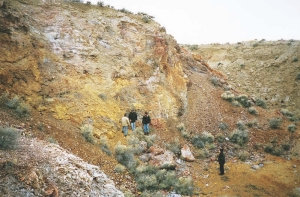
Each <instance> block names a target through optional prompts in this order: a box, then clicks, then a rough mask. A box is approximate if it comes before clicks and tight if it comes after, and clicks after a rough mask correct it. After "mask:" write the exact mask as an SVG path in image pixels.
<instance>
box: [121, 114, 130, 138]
mask: <svg viewBox="0 0 300 197" xmlns="http://www.w3.org/2000/svg"><path fill="white" fill-rule="evenodd" d="M121 124H122V133H124V136H125V137H126V136H127V135H128V127H129V125H130V123H129V119H128V118H127V114H126V113H125V114H124V116H123V117H122V118H121Z"/></svg>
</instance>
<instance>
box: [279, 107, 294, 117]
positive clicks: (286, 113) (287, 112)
mask: <svg viewBox="0 0 300 197" xmlns="http://www.w3.org/2000/svg"><path fill="white" fill-rule="evenodd" d="M280 113H281V114H282V115H284V116H286V117H292V116H294V114H293V113H292V112H290V111H289V110H287V109H280Z"/></svg>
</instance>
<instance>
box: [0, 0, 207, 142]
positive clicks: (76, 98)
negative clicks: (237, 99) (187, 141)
mask: <svg viewBox="0 0 300 197" xmlns="http://www.w3.org/2000/svg"><path fill="white" fill-rule="evenodd" d="M0 14H1V17H0V34H1V35H0V45H1V47H0V63H1V70H0V76H1V77H0V91H1V93H3V92H9V93H10V94H12V95H13V94H18V95H19V96H21V97H22V98H23V99H24V100H25V101H26V102H27V103H29V104H30V105H31V106H32V107H33V108H35V109H37V110H39V111H40V112H41V113H47V112H51V113H53V116H54V117H55V118H57V119H65V120H70V121H72V122H74V123H76V124H81V122H82V121H84V120H85V119H86V118H87V117H90V118H92V119H93V121H94V126H95V129H96V131H95V133H96V134H98V135H102V134H106V135H108V136H109V137H113V136H114V133H115V131H116V129H117V127H118V121H119V119H120V117H122V115H123V114H124V112H126V111H128V110H130V109H131V108H136V109H137V110H138V111H139V112H140V113H143V112H144V111H150V114H151V116H152V117H153V118H156V119H161V118H166V117H174V118H176V117H177V116H178V113H179V114H180V113H182V111H184V110H185V108H186V105H187V98H186V96H187V88H186V82H187V77H186V76H185V74H184V72H183V67H188V66H190V65H193V66H197V65H198V66H200V68H202V69H203V70H204V72H205V70H206V69H205V68H204V67H201V63H199V62H196V61H195V60H194V59H193V58H191V56H190V55H189V54H188V53H187V52H185V51H182V50H181V49H180V47H179V46H178V44H177V43H176V41H175V40H174V39H173V38H172V36H170V35H168V34H167V33H166V31H165V29H164V27H161V26H160V25H159V24H157V23H156V22H154V21H151V22H150V23H145V22H143V21H142V16H140V15H133V14H125V13H122V12H120V11H117V10H114V9H110V8H107V7H99V6H91V5H84V4H80V3H62V2H56V3H51V2H48V1H46V2H45V1H38V0H31V1H30V0H22V1H21V0H20V1H13V0H5V1H1V10H0Z"/></svg>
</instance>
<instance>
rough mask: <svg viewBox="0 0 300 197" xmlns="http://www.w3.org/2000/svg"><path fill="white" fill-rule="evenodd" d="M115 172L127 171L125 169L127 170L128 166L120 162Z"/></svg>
mask: <svg viewBox="0 0 300 197" xmlns="http://www.w3.org/2000/svg"><path fill="white" fill-rule="evenodd" d="M114 170H115V172H117V173H123V172H125V170H126V167H125V166H123V165H121V164H118V165H116V166H115V169H114Z"/></svg>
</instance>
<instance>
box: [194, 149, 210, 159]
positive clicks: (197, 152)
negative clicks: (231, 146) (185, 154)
mask: <svg viewBox="0 0 300 197" xmlns="http://www.w3.org/2000/svg"><path fill="white" fill-rule="evenodd" d="M194 152H195V153H194V156H195V157H196V158H197V159H204V158H207V157H208V154H209V153H208V152H207V151H206V150H201V149H196V150H195V151H194Z"/></svg>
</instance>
